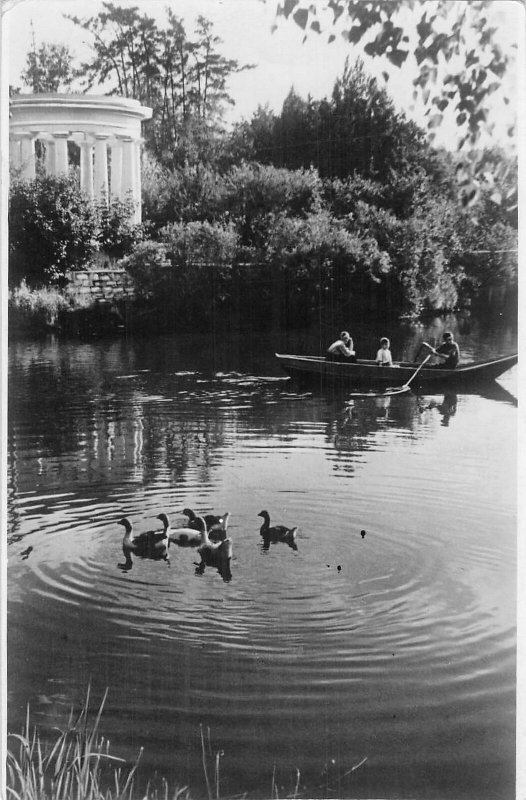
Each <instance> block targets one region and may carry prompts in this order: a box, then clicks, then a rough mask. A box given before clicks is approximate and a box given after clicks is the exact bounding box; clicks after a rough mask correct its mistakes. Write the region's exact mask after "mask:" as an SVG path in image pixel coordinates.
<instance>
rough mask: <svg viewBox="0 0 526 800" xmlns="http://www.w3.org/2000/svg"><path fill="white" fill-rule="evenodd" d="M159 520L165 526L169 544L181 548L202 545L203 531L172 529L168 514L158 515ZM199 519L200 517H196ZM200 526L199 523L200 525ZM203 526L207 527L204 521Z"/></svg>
mask: <svg viewBox="0 0 526 800" xmlns="http://www.w3.org/2000/svg"><path fill="white" fill-rule="evenodd" d="M157 519H160V520H161V522H162V523H163V525H164V530H165V534H166V536H167V538H168V541H169V542H174V543H175V544H178V545H179V546H180V547H198V545H200V544H201V530H200V528H199V529H198V530H193V529H192V528H171V527H170V521H169V519H168V516H167V515H166V514H164V513H163V514H158V515H157ZM196 519H199V517H196ZM198 524H199V523H198ZM202 525H203V526H204V527H205V531H206V525H205V522H204V520H203V522H202Z"/></svg>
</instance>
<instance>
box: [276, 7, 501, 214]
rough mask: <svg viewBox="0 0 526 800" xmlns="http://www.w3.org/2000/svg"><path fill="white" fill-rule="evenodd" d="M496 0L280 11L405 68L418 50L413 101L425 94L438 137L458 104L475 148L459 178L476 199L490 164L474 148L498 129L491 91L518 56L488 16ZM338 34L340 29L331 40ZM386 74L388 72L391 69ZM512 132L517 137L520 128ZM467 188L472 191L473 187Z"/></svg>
mask: <svg viewBox="0 0 526 800" xmlns="http://www.w3.org/2000/svg"><path fill="white" fill-rule="evenodd" d="M492 6H493V3H492V2H491V0H471V2H469V3H468V2H453V1H452V0H436V2H434V3H429V2H423V0H389V2H386V1H385V0H371V2H363V0H323V2H320V3H317V4H313V3H311V2H309V0H284V3H283V5H281V4H278V6H277V17H278V18H279V17H285V18H286V19H288V18H289V17H290V18H292V19H293V20H294V22H295V23H296V24H297V25H299V26H300V27H301V28H302V29H303V30H304V31H305V32H306V34H307V33H308V32H310V31H313V32H315V33H318V34H320V33H321V32H322V30H323V28H326V27H327V26H330V25H331V21H330V20H328V19H327V18H328V17H329V16H332V24H333V26H334V28H335V29H336V30H338V31H339V32H340V34H341V36H342V37H343V38H344V39H345V40H346V41H347V42H348V43H349V44H350V45H356V44H357V43H358V42H362V43H365V44H364V51H365V53H367V55H369V56H371V57H373V58H374V57H383V58H386V59H387V60H388V61H389V62H390V64H393V65H394V66H396V67H401V66H402V65H403V64H404V63H405V62H406V60H407V58H408V56H409V54H410V53H413V54H414V57H415V60H416V65H417V70H418V74H417V77H416V78H415V79H414V81H413V83H414V95H413V96H414V99H417V98H418V97H420V98H421V99H422V101H423V103H424V105H425V107H426V116H427V128H428V132H429V136H430V138H431V139H433V138H434V136H435V133H436V129H437V128H438V127H439V125H440V124H441V123H442V121H443V118H444V113H445V112H446V111H447V110H450V109H452V110H453V112H454V114H455V119H456V124H457V128H458V132H459V142H458V146H459V149H460V148H462V147H465V148H468V149H469V148H472V149H471V151H470V152H469V158H468V159H467V160H466V168H465V170H464V171H463V173H462V175H461V176H459V177H460V182H461V185H462V187H463V188H464V192H463V198H464V200H465V202H468V201H469V200H470V199H474V197H475V194H476V193H475V192H474V191H472V190H473V189H476V188H478V186H479V184H480V183H481V182H482V180H483V178H482V175H483V172H484V170H485V167H486V164H485V161H484V159H483V157H482V156H481V154H477V153H475V152H474V151H473V148H475V147H476V145H477V143H478V141H479V138H480V135H481V133H483V132H485V131H486V132H491V130H492V128H493V123H492V122H491V120H490V108H489V100H490V97H491V96H492V95H493V94H494V93H495V92H496V91H497V90H498V89H500V87H501V79H502V78H503V77H504V75H505V73H506V71H507V69H508V68H509V66H510V63H511V61H512V54H510V53H509V52H507V51H506V50H505V49H504V48H503V47H501V46H500V45H499V43H498V41H497V37H496V36H495V34H496V32H497V29H496V27H494V26H492V24H491V23H490V21H489V18H490V16H491V9H492ZM407 10H409V11H411V12H418V13H415V16H414V19H415V23H416V24H415V35H416V43H415V44H414V46H413V45H412V44H411V33H410V30H409V26H408V24H407V19H406V20H404V12H407ZM335 38H336V34H335V32H334V30H332V31H331V33H330V34H329V37H328V39H329V42H330V41H333V40H334V39H335ZM384 75H385V77H386V78H387V77H388V75H387V73H384ZM509 135H510V136H513V135H514V129H513V126H512V127H511V128H510V130H509ZM466 187H467V190H466Z"/></svg>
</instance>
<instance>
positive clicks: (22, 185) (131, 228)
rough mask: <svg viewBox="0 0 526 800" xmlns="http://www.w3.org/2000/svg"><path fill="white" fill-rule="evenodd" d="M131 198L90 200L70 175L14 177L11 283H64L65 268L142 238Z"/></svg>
mask: <svg viewBox="0 0 526 800" xmlns="http://www.w3.org/2000/svg"><path fill="white" fill-rule="evenodd" d="M132 211H133V203H132V202H131V201H128V200H126V201H121V200H114V201H112V202H111V203H110V206H109V207H107V206H106V205H105V204H104V203H96V202H93V201H92V200H90V199H89V198H88V197H87V195H86V194H84V192H83V191H82V190H81V189H80V188H79V186H78V181H77V178H76V177H75V176H74V175H72V176H65V175H62V176H53V175H44V176H42V177H38V178H35V179H34V180H32V181H26V180H20V179H15V180H14V181H13V183H12V186H11V192H10V198H9V235H10V239H9V250H10V259H9V268H10V283H11V285H16V284H17V283H19V282H20V281H21V280H22V279H23V280H25V281H26V283H27V284H28V285H31V286H39V285H42V284H58V285H63V284H64V283H65V273H66V272H67V271H69V270H71V269H73V270H74V269H80V268H82V267H84V266H85V265H86V264H87V263H89V262H90V260H91V259H92V258H93V256H94V254H95V253H96V252H97V251H99V250H104V251H105V252H106V253H107V254H108V255H109V256H110V257H113V258H119V257H122V256H124V255H125V254H127V253H129V252H130V251H131V250H132V249H133V247H134V246H135V245H136V244H137V243H138V242H139V241H140V240H141V239H142V238H143V235H144V228H143V226H142V225H137V224H135V223H134V222H133V221H132Z"/></svg>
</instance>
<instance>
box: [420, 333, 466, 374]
mask: <svg viewBox="0 0 526 800" xmlns="http://www.w3.org/2000/svg"><path fill="white" fill-rule="evenodd" d="M442 338H443V340H444V341H443V343H442V344H441V345H440V347H437V348H436V350H435V348H434V347H431V345H430V344H427V342H425V344H426V346H427V347H428V348H429V349H430V350H431V352H432V353H433V355H435V356H438V357H439V358H443V359H444V361H443V362H441V363H439V364H433V366H434V367H437V368H438V369H456V368H457V365H458V362H459V360H460V350H459V347H458V344H457V343H456V342H455V339H454V338H453V334H452V333H451V331H445V333H444V334H443V336H442Z"/></svg>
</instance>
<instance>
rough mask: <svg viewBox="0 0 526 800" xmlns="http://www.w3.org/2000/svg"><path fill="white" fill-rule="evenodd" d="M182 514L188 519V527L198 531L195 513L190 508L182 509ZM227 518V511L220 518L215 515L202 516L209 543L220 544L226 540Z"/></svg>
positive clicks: (228, 515) (228, 514)
mask: <svg viewBox="0 0 526 800" xmlns="http://www.w3.org/2000/svg"><path fill="white" fill-rule="evenodd" d="M183 514H184V515H185V516H187V517H188V527H189V528H192V529H193V530H196V531H197V530H199V523H198V522H197V515H196V513H195V511H192V509H191V508H184V509H183ZM229 517H230V512H229V511H225V513H224V514H223V515H222V516H216V515H215V514H204V515H203V519H204V521H205V523H206V530H207V531H208V536H209V537H210V541H212V542H222V541H223V540H224V539H226V532H227V528H228V518H229Z"/></svg>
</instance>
